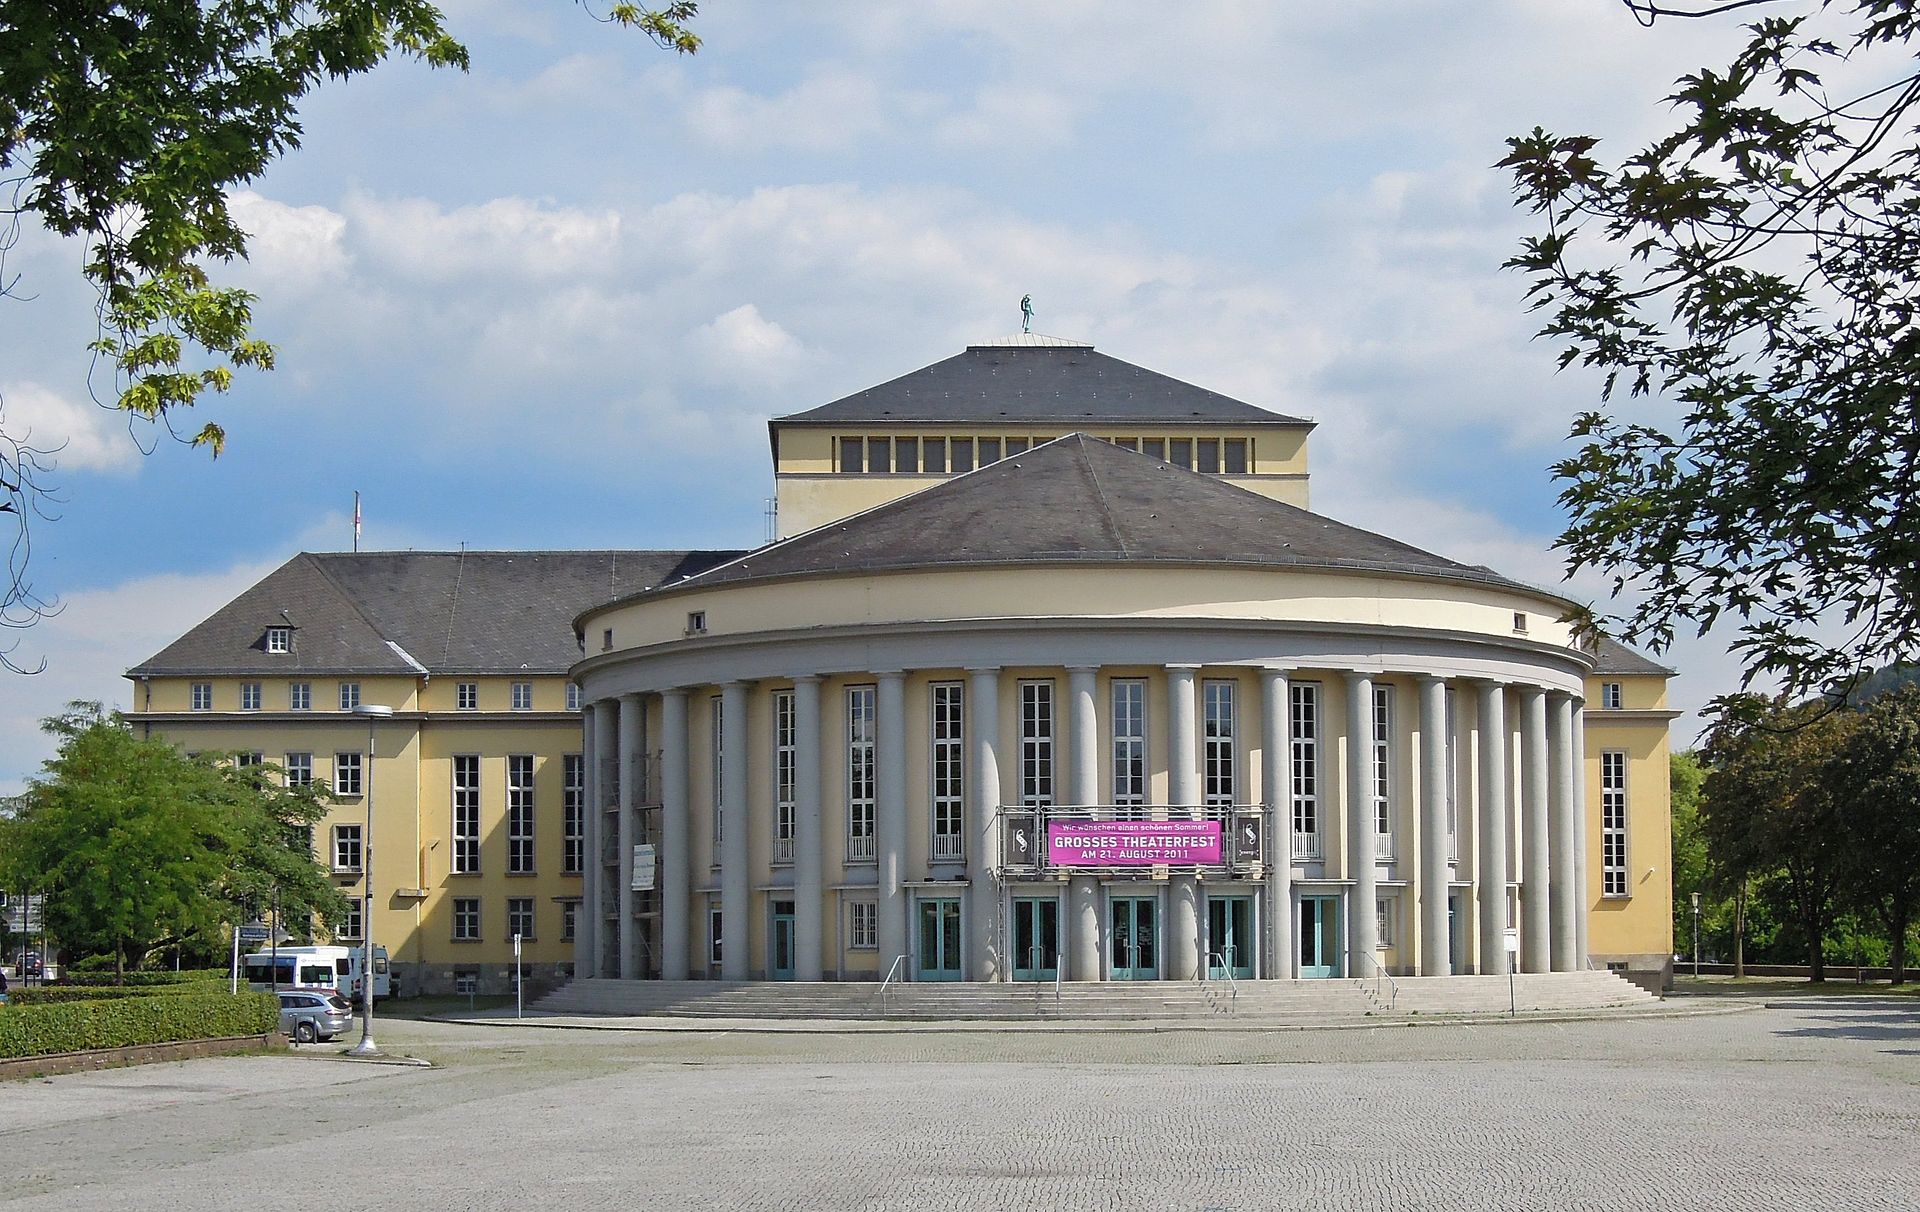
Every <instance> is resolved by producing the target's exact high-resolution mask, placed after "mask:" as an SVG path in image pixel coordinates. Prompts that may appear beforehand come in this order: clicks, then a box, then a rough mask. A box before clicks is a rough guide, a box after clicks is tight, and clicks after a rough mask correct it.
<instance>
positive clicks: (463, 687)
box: [453, 682, 480, 711]
mask: <svg viewBox="0 0 1920 1212" xmlns="http://www.w3.org/2000/svg"><path fill="white" fill-rule="evenodd" d="M453 709H454V710H455V711H478V710H480V683H478V682H456V683H454V686H453Z"/></svg>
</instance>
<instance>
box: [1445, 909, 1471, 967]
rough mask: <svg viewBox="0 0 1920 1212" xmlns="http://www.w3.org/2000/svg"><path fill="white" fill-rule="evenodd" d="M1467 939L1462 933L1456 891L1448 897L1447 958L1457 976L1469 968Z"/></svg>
mask: <svg viewBox="0 0 1920 1212" xmlns="http://www.w3.org/2000/svg"><path fill="white" fill-rule="evenodd" d="M1466 941H1467V940H1466V939H1465V938H1464V937H1462V936H1461V934H1460V896H1459V894H1458V893H1455V894H1454V895H1452V896H1449V897H1448V898H1447V958H1448V959H1449V960H1450V961H1451V962H1452V963H1453V974H1454V975H1455V976H1459V975H1460V974H1461V973H1463V972H1465V971H1466V970H1467V948H1466V946H1465V944H1466Z"/></svg>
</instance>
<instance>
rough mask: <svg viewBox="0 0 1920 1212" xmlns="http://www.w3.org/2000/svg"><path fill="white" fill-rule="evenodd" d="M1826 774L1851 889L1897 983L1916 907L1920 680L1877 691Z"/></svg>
mask: <svg viewBox="0 0 1920 1212" xmlns="http://www.w3.org/2000/svg"><path fill="white" fill-rule="evenodd" d="M1829 780H1830V783H1831V785H1832V788H1833V794H1834V798H1835V800H1836V801H1837V802H1838V804H1839V805H1840V808H1839V823H1840V826H1841V828H1842V829H1843V830H1844V831H1845V833H1846V836H1847V841H1848V845H1847V848H1846V855H1845V858H1844V861H1843V864H1842V869H1843V871H1844V873H1845V876H1846V880H1847V893H1848V897H1849V899H1850V900H1851V901H1852V902H1853V903H1854V905H1855V906H1856V907H1857V908H1858V909H1859V910H1860V911H1861V912H1862V913H1863V914H1866V915H1867V916H1869V917H1871V918H1872V919H1873V920H1874V922H1875V924H1876V925H1878V926H1879V927H1880V928H1881V929H1882V930H1883V931H1884V932H1885V934H1886V937H1887V939H1888V941H1889V942H1890V943H1891V945H1892V951H1891V956H1890V962H1891V965H1892V968H1893V980H1894V983H1896V984H1898V983H1900V982H1901V981H1904V980H1905V979H1906V967H1907V932H1908V929H1909V928H1910V927H1911V926H1912V924H1913V919H1914V911H1915V909H1916V908H1920V687H1915V686H1911V685H1909V686H1907V687H1905V688H1903V689H1901V690H1899V691H1895V692H1893V693H1891V694H1886V695H1882V696H1881V697H1879V698H1877V699H1875V700H1874V701H1873V702H1872V703H1871V704H1869V705H1868V706H1867V707H1866V708H1865V710H1864V711H1862V712H1861V715H1860V721H1859V724H1858V726H1857V727H1855V728H1854V729H1853V730H1852V732H1851V733H1850V735H1848V737H1847V738H1846V742H1845V743H1844V744H1843V745H1842V746H1841V747H1840V749H1839V751H1838V752H1837V753H1835V754H1834V757H1833V761H1832V762H1831V764H1830V774H1829Z"/></svg>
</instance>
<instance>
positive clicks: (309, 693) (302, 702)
mask: <svg viewBox="0 0 1920 1212" xmlns="http://www.w3.org/2000/svg"><path fill="white" fill-rule="evenodd" d="M287 710H288V711H312V710H313V683H312V682H288V683H287Z"/></svg>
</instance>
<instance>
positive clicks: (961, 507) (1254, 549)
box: [685, 434, 1545, 593]
mask: <svg viewBox="0 0 1920 1212" xmlns="http://www.w3.org/2000/svg"><path fill="white" fill-rule="evenodd" d="M1156 561H1166V562H1173V563H1189V564H1229V565H1256V566H1274V565H1298V566H1303V567H1313V568H1353V569H1366V570H1372V571H1385V572H1398V573H1409V574H1414V575H1425V576H1439V577H1446V578H1449V579H1454V580H1468V581H1478V582H1482V583H1491V584H1498V585H1503V586H1508V587H1517V588H1522V589H1526V590H1528V591H1529V592H1536V593H1538V592H1545V591H1543V590H1537V589H1534V588H1533V587H1531V586H1522V585H1518V584H1517V583H1516V582H1512V581H1508V580H1506V579H1505V578H1503V577H1501V576H1500V575H1499V574H1497V573H1495V572H1493V571H1492V570H1491V569H1488V568H1483V567H1478V566H1474V565H1467V564H1460V563H1457V562H1455V561H1453V560H1449V559H1446V558H1445V557H1443V556H1437V555H1434V554H1432V553H1430V552H1426V551H1422V550H1420V549H1419V548H1417V547H1411V546H1409V545H1407V544H1405V543H1402V542H1399V541H1398V540H1395V539H1390V538H1387V537H1385V536H1384V535H1378V534H1373V533H1372V532H1370V531H1365V530H1360V529H1358V528H1357V527H1353V526H1347V525H1343V524H1342V523H1339V522H1336V521H1333V520H1332V519H1331V518H1326V517H1322V516H1321V515H1319V514H1316V513H1311V512H1309V511H1307V510H1305V509H1300V508H1297V507H1295V506H1292V505H1286V504H1282V503H1281V502H1279V501H1274V500H1270V499H1269V498H1267V497H1263V496H1260V495H1259V494H1257V493H1252V492H1248V491H1246V490H1244V489H1241V488H1236V487H1234V486H1232V485H1231V484H1227V483H1224V482H1222V481H1220V480H1218V479H1215V478H1214V477H1212V476H1207V475H1201V474H1199V473H1197V472H1192V471H1187V470H1186V469H1184V468H1178V467H1173V466H1170V465H1169V464H1167V463H1165V462H1162V461H1160V460H1158V459H1154V458H1150V457H1148V456H1147V455H1143V454H1136V453H1134V452H1133V451H1130V450H1123V449H1121V448H1120V447H1118V446H1114V445H1112V444H1110V443H1108V442H1104V441H1101V440H1100V439H1098V438H1092V437H1088V436H1087V435H1085V434H1071V435H1069V436H1067V437H1064V438H1058V439H1055V440H1054V441H1051V442H1048V443H1045V444H1044V445H1041V446H1037V447H1035V448H1034V449H1033V450H1031V451H1028V452H1027V453H1026V454H1023V455H1020V456H1018V457H1016V458H1012V459H1006V460H1003V461H1001V462H998V463H993V464H990V465H988V466H986V467H983V468H981V469H979V470H977V471H974V472H970V473H968V474H966V475H963V476H957V477H955V478H954V479H951V480H948V481H945V482H944V483H941V484H937V485H935V486H933V487H931V488H927V489H924V490H922V491H920V492H917V493H914V494H913V495H911V496H907V497H902V498H901V499H899V500H897V501H893V502H890V503H888V504H885V505H881V506H879V507H877V508H874V509H870V510H868V511H867V512H865V513H861V514H856V515H855V516H853V517H851V518H846V519H844V520H841V521H838V522H832V523H829V524H828V525H826V526H822V527H820V528H819V529H817V530H811V531H808V532H807V533H806V534H802V535H797V536H795V537H794V538H791V539H788V540H786V541H784V542H781V543H776V544H774V545H772V546H770V547H764V548H761V549H760V550H758V551H753V552H749V553H748V554H746V555H745V556H742V557H741V558H739V559H737V560H734V561H733V562H731V563H728V564H723V565H721V566H719V567H717V568H715V569H713V570H712V571H711V572H707V573H704V574H702V575H700V576H699V577H696V578H692V579H690V580H689V581H687V582H685V585H686V587H688V588H702V587H705V586H708V585H719V584H726V583H730V582H736V581H745V580H757V579H764V578H771V577H785V576H799V575H807V574H821V573H868V572H881V571H887V570H895V569H907V568H935V567H943V566H952V567H964V566H979V565H1007V564H1057V563H1112V564H1139V563H1153V562H1156Z"/></svg>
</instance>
